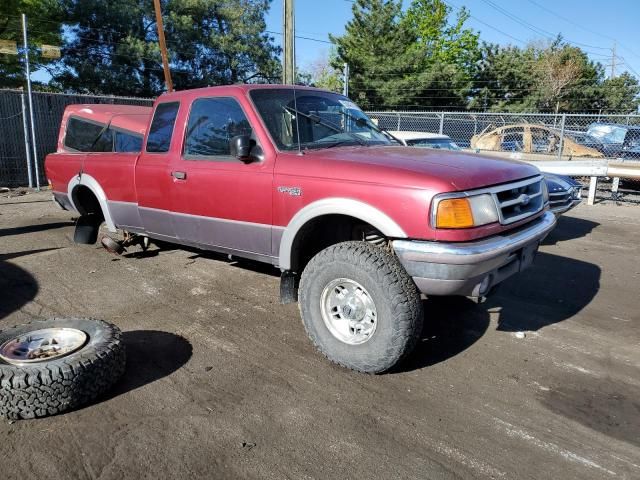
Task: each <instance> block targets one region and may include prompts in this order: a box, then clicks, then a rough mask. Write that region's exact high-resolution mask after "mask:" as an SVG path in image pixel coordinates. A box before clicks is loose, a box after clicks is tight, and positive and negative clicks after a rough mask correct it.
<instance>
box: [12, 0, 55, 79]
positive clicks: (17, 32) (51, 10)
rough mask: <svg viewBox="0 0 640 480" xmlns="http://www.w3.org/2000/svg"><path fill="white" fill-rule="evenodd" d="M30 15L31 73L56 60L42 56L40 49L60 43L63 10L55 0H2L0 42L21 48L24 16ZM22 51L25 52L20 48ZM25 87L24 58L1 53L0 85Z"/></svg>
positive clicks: (28, 17)
mask: <svg viewBox="0 0 640 480" xmlns="http://www.w3.org/2000/svg"><path fill="white" fill-rule="evenodd" d="M22 13H24V14H26V16H27V23H28V25H27V30H28V33H29V47H30V48H29V60H30V63H31V65H30V66H31V71H32V72H34V71H36V70H38V69H40V68H43V67H44V68H47V67H48V66H49V64H50V63H51V62H52V61H53V59H50V58H45V57H43V56H42V52H41V50H40V48H39V47H40V46H41V45H42V44H45V45H53V46H58V45H60V42H61V32H62V26H61V22H60V20H61V18H62V15H61V10H60V8H59V4H58V2H57V1H56V0H3V1H2V2H0V39H2V40H8V41H10V42H15V43H16V44H17V45H18V46H19V47H21V46H22V19H21V14H22ZM20 52H22V50H21V49H20ZM24 84H25V76H24V65H23V62H22V53H21V55H12V54H0V85H2V86H3V87H5V88H17V87H22V86H23V85H24Z"/></svg>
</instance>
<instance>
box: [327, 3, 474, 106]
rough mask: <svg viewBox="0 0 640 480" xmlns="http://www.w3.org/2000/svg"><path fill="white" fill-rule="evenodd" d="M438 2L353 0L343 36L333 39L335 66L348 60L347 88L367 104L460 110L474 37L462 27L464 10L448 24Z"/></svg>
mask: <svg viewBox="0 0 640 480" xmlns="http://www.w3.org/2000/svg"><path fill="white" fill-rule="evenodd" d="M450 15H451V8H450V7H448V6H447V5H446V4H445V3H444V2H443V1H442V0H413V2H412V3H411V5H410V6H409V9H408V10H407V12H406V14H403V13H402V2H401V1H393V0H357V1H356V2H355V4H354V6H353V19H352V20H351V21H350V22H349V23H348V24H347V27H346V32H345V35H344V36H342V37H331V39H332V41H333V42H334V43H335V44H336V47H337V50H336V51H337V57H336V59H335V60H334V61H333V62H332V65H333V66H334V67H335V68H340V67H341V64H342V63H344V62H346V63H348V64H349V70H350V79H349V91H350V94H351V96H352V97H353V98H354V99H355V100H356V101H358V102H359V103H360V104H361V105H362V106H363V107H365V108H389V107H397V106H403V107H405V108H406V107H409V108H429V107H448V108H459V107H460V106H464V105H466V103H467V97H468V94H469V91H470V88H471V86H472V79H473V73H474V71H475V68H476V65H475V64H476V62H477V61H478V59H479V58H480V51H479V47H478V35H477V34H476V33H474V32H473V31H471V30H469V29H466V28H464V24H465V22H466V20H467V19H468V12H467V11H466V10H465V9H462V10H461V11H460V12H459V13H458V15H457V16H456V18H455V19H454V20H453V22H452V23H450V22H449V17H450Z"/></svg>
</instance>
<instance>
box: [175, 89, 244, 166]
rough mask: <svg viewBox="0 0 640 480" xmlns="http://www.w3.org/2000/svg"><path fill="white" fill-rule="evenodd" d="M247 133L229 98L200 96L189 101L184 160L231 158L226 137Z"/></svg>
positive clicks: (241, 115) (238, 111)
mask: <svg viewBox="0 0 640 480" xmlns="http://www.w3.org/2000/svg"><path fill="white" fill-rule="evenodd" d="M237 135H249V136H250V135H251V125H250V124H249V121H248V120H247V117H246V116H245V114H244V112H243V111H242V108H241V107H240V105H239V104H238V102H237V101H236V100H234V99H233V98H226V97H220V98H200V99H198V100H196V101H195V102H193V105H192V107H191V113H190V114H189V124H188V126H187V135H186V139H185V147H184V156H185V158H186V159H187V160H209V159H211V158H210V157H222V160H231V151H230V146H229V140H231V139H232V138H233V137H235V136H237Z"/></svg>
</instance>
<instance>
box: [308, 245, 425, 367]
mask: <svg viewBox="0 0 640 480" xmlns="http://www.w3.org/2000/svg"><path fill="white" fill-rule="evenodd" d="M299 291H300V297H299V300H300V303H299V306H300V313H301V315H302V321H303V323H304V326H305V329H306V330H307V333H308V335H309V337H310V338H311V340H312V341H313V343H314V344H315V345H316V347H318V349H319V350H320V351H321V352H322V353H323V354H324V355H325V356H326V357H327V358H328V359H329V360H331V361H333V362H335V363H337V364H339V365H342V366H344V367H347V368H351V369H353V370H357V371H360V372H366V373H381V372H384V371H386V370H389V369H390V368H392V367H393V366H394V365H396V364H397V363H398V362H400V361H401V360H402V359H403V358H404V357H406V356H407V355H408V354H409V353H410V352H411V350H412V349H413V347H414V346H415V344H416V341H417V340H418V337H419V335H420V333H421V330H422V321H423V313H422V302H421V301H420V295H419V293H418V291H417V289H416V287H415V285H414V283H413V281H412V280H411V278H410V277H409V275H407V273H406V271H405V270H404V268H403V267H402V265H400V263H399V262H398V260H397V258H396V257H395V256H394V255H393V254H392V253H391V252H388V251H386V250H384V249H382V248H380V247H376V246H374V245H371V244H368V243H365V242H344V243H339V244H336V245H332V246H330V247H328V248H326V249H324V250H322V251H321V252H320V253H318V254H317V255H316V256H315V257H313V258H312V259H311V261H310V262H309V263H308V264H307V266H306V268H305V269H304V271H303V272H302V278H301V280H300V290H299Z"/></svg>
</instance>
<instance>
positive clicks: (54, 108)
mask: <svg viewBox="0 0 640 480" xmlns="http://www.w3.org/2000/svg"><path fill="white" fill-rule="evenodd" d="M23 101H24V105H25V107H26V108H25V109H24V110H23ZM27 102H28V98H27V94H26V92H22V91H20V90H0V187H17V186H26V185H29V176H28V171H29V170H28V167H27V165H28V162H27V159H28V158H29V157H30V158H31V170H32V171H33V172H34V179H35V170H36V169H35V165H36V164H35V162H37V166H38V173H39V180H40V184H41V185H45V184H46V177H45V172H44V158H45V157H46V156H47V155H48V154H49V153H52V152H55V151H56V148H57V146H58V132H59V130H60V122H61V121H62V114H63V113H64V109H65V107H66V106H67V105H72V104H81V103H110V104H121V105H143V106H151V105H152V103H153V100H152V99H145V98H130V97H112V96H99V95H67V94H58V93H47V92H33V123H34V133H35V144H36V155H35V157H36V158H35V159H34V158H33V157H34V155H33V149H32V146H31V143H30V142H31V141H32V140H31V131H30V122H29V117H28V115H29V110H28V103H27ZM25 120H26V122H25ZM25 132H26V133H25ZM27 139H28V140H27ZM27 141H28V142H29V144H26V142H27ZM27 151H28V152H29V153H27Z"/></svg>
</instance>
